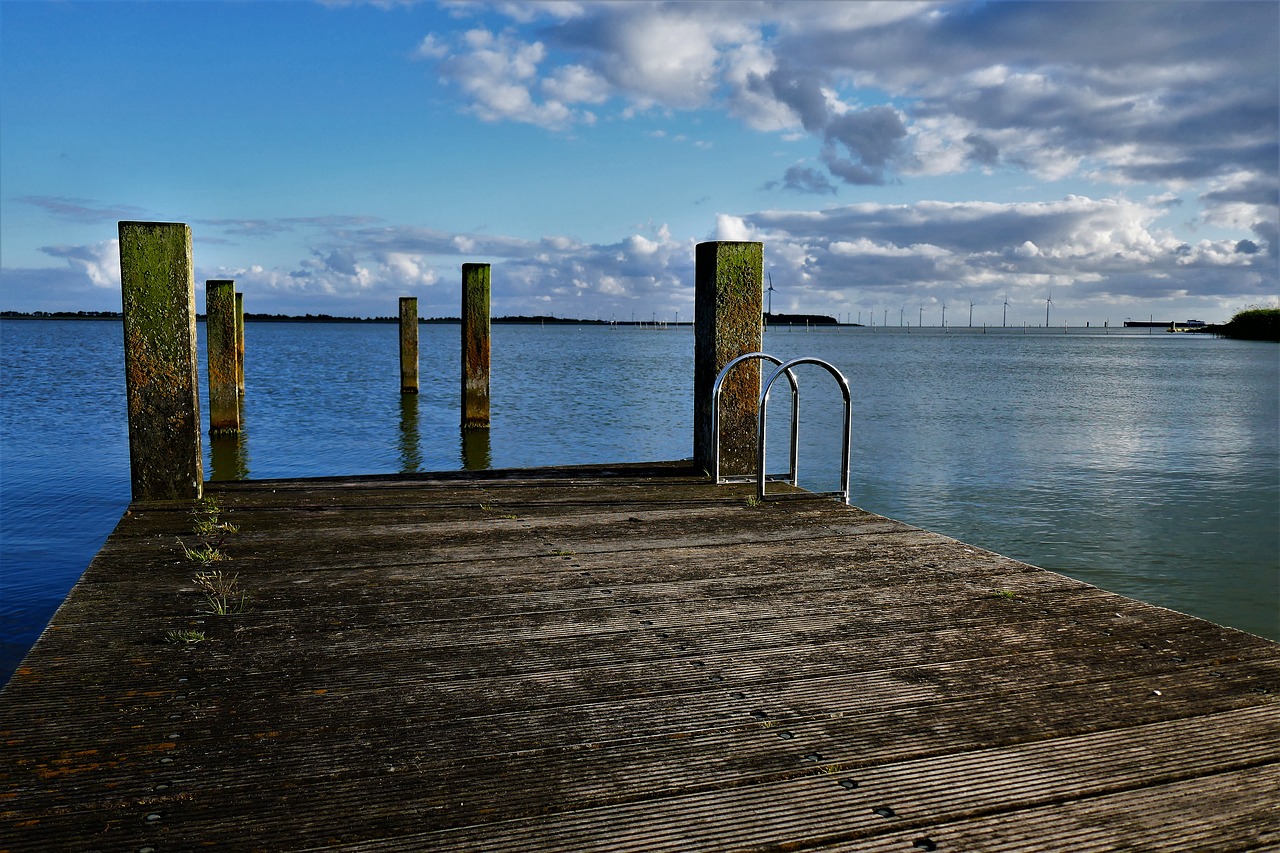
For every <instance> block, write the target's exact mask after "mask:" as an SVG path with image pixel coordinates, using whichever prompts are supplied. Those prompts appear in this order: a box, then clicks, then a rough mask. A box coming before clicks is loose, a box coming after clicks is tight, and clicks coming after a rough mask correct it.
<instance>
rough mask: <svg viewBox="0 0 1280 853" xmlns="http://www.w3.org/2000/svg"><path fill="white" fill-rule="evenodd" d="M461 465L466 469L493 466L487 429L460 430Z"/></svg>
mask: <svg viewBox="0 0 1280 853" xmlns="http://www.w3.org/2000/svg"><path fill="white" fill-rule="evenodd" d="M461 446H462V467H463V469H465V470H467V471H485V470H488V469H489V468H491V467H492V466H493V454H492V452H491V451H490V448H489V430H487V429H466V428H463V430H462V442H461Z"/></svg>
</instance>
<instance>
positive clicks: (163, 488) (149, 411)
mask: <svg viewBox="0 0 1280 853" xmlns="http://www.w3.org/2000/svg"><path fill="white" fill-rule="evenodd" d="M119 227H120V285H121V287H120V292H121V301H122V305H123V311H124V368H125V395H126V397H127V399H128V405H129V467H130V471H131V483H132V486H133V499H134V500H135V501H156V500H185V499H194V498H199V497H200V496H201V494H202V492H203V489H204V467H203V460H202V456H201V449H200V393H199V387H198V385H197V383H198V381H199V380H198V379H197V378H196V280H195V272H194V268H193V267H192V264H191V229H190V228H188V227H187V226H186V225H184V224H182V223H177V222H121V223H120V226H119Z"/></svg>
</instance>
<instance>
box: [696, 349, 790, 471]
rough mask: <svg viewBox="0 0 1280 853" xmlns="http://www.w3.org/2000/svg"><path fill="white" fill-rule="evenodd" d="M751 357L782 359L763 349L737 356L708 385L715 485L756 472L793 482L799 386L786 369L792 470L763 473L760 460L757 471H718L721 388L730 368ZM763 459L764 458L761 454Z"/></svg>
mask: <svg viewBox="0 0 1280 853" xmlns="http://www.w3.org/2000/svg"><path fill="white" fill-rule="evenodd" d="M752 359H761V360H763V361H771V362H773V363H774V364H777V365H780V364H782V359H780V358H777V357H775V356H772V355H769V354H768V353H764V352H749V353H745V354H744V355H740V356H738V357H737V358H735V359H734V360H733V361H731V362H729V363H728V364H726V365H725V366H724V368H723V369H722V370H721V371H720V373H719V375H717V376H716V381H715V384H713V385H712V386H711V434H712V439H711V459H712V462H711V465H712V469H711V480H712V482H714V483H715V484H716V485H717V486H721V485H724V484H725V483H749V482H751V480H752V479H754V478H756V477H757V476H758V475H763V476H765V477H767V478H768V479H770V480H776V481H779V482H781V481H786V482H788V483H790V484H791V485H793V486H794V485H796V463H797V461H798V459H799V456H800V453H799V447H800V445H799V426H800V388H799V386H798V385H796V378H795V376H794V375H793V374H792V373H791V371H789V370H788V371H786V374H787V380H788V381H789V382H790V383H791V470H789V471H788V472H787V473H785V474H764V462H763V461H761V462H760V468H759V471H758V472H757V474H741V475H736V474H735V475H731V476H723V475H721V473H720V391H721V389H722V388H723V386H724V380H725V377H727V376H728V375H729V371H730V370H732V369H733V368H735V367H737V366H738V365H739V364H741V363H743V362H744V361H750V360H752ZM761 459H762V460H763V457H761Z"/></svg>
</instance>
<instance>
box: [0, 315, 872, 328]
mask: <svg viewBox="0 0 1280 853" xmlns="http://www.w3.org/2000/svg"><path fill="white" fill-rule="evenodd" d="M122 317H123V315H122V314H121V313H120V312H119V311H0V319H3V320H120V319H122ZM196 319H197V320H203V319H205V315H204V314H200V313H197V314H196ZM244 319H245V322H246V323H250V322H252V323H399V322H400V318H399V317H336V316H334V315H332V314H302V315H297V314H252V313H249V312H246V313H245V315H244ZM764 320H765V323H766V324H767V325H770V326H804V325H814V326H859V325H861V324H860V323H839V322H837V321H836V319H835V318H834V317H828V316H826V315H823V314H772V315H771V314H766V315H765V316H764ZM418 322H419V323H461V322H462V320H461V318H458V317H419V318H418ZM489 322H490V323H494V324H498V325H525V326H539V325H542V326H552V325H555V326H646V327H648V326H663V327H666V326H692V325H693V321H692V320H685V321H684V322H675V321H668V320H584V319H579V318H574V317H547V316H542V315H535V316H532V317H526V316H515V317H494V318H492V319H491V320H490V321H489Z"/></svg>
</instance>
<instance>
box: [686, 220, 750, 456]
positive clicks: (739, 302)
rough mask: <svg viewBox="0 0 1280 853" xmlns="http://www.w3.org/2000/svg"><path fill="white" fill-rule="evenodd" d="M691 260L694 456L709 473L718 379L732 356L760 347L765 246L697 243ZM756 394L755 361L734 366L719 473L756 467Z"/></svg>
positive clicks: (725, 394) (725, 397)
mask: <svg viewBox="0 0 1280 853" xmlns="http://www.w3.org/2000/svg"><path fill="white" fill-rule="evenodd" d="M694 262H695V272H694V309H693V315H694V316H693V329H694V347H693V350H694V353H693V355H694V358H693V457H694V461H695V463H696V464H697V465H698V466H700V467H701V468H703V469H704V470H707V471H710V470H711V467H712V461H713V460H712V456H713V454H714V450H713V448H714V438H715V437H714V435H712V431H711V389H712V387H713V386H714V385H715V381H716V376H717V375H719V373H720V371H721V370H722V369H723V368H724V366H725V365H726V364H728V363H729V362H730V361H732V360H733V359H735V358H737V357H738V356H740V355H743V354H745V353H749V352H758V351H759V350H760V347H761V341H762V336H763V333H762V325H763V314H762V308H763V304H762V303H763V298H764V281H763V279H764V244H763V243H742V242H728V241H719V242H714V243H699V244H698V245H697V247H696V249H695V255H694ZM759 395H760V362H759V361H758V360H754V359H753V360H751V361H747V362H744V363H742V364H740V365H738V366H737V367H735V368H734V369H733V372H732V373H731V374H729V376H728V378H727V380H726V382H725V384H724V386H723V391H722V393H721V396H720V468H721V470H722V471H724V472H725V473H731V474H743V473H749V472H752V471H754V470H755V453H756V410H757V406H758V404H759V400H758V397H759Z"/></svg>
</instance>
